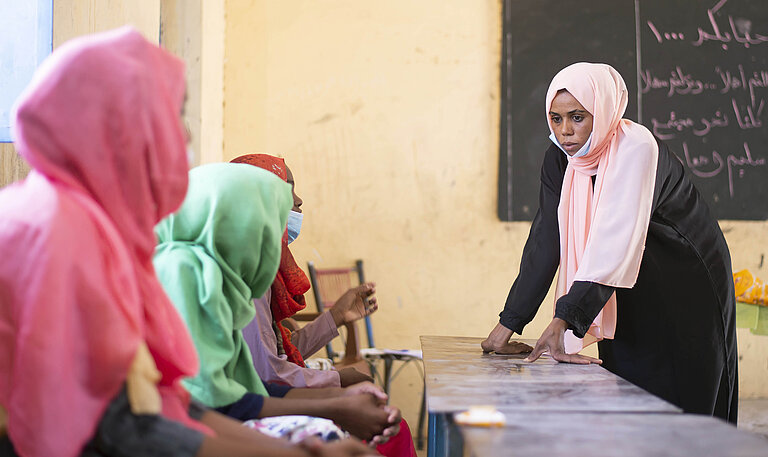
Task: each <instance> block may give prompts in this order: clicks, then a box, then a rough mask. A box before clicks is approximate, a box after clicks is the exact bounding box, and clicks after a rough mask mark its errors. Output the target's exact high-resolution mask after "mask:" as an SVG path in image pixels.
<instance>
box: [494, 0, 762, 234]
mask: <svg viewBox="0 0 768 457" xmlns="http://www.w3.org/2000/svg"><path fill="white" fill-rule="evenodd" d="M503 14H504V18H503V38H502V40H503V41H502V68H501V73H502V74H501V78H502V97H501V100H502V105H501V122H500V124H501V126H500V127H501V132H500V154H499V201H498V214H499V218H500V219H501V220H505V221H511V220H518V221H520V220H523V221H524V220H531V219H532V218H533V216H534V215H535V214H536V210H537V208H538V191H539V174H540V172H539V171H540V168H541V162H542V159H543V156H544V151H545V150H546V148H547V147H548V146H549V144H550V142H549V139H548V138H547V137H548V135H549V130H548V128H547V124H546V116H545V112H544V98H545V95H546V90H547V87H548V86H549V82H550V81H551V79H552V77H553V76H554V75H555V74H556V73H557V72H558V71H559V70H560V69H561V68H563V67H565V66H567V65H569V64H571V63H574V62H579V61H588V62H605V63H608V64H610V65H612V66H614V68H616V69H617V70H618V71H619V72H620V73H621V74H622V76H623V77H624V80H625V81H626V83H627V88H628V89H629V93H630V101H629V106H628V107H627V112H626V114H625V117H627V118H629V119H632V120H634V121H637V122H641V123H642V124H643V125H645V126H646V127H648V128H649V129H650V130H651V131H652V132H653V133H654V134H655V135H657V136H658V137H659V138H661V139H662V140H664V141H665V142H666V143H667V145H669V147H670V149H671V150H672V151H673V152H674V153H675V154H676V155H677V156H678V158H679V159H680V160H681V162H682V163H683V164H684V166H685V167H686V169H687V171H688V172H689V176H690V177H691V179H692V181H693V182H694V184H695V185H696V187H697V188H698V189H699V191H700V192H701V194H702V196H703V197H704V199H705V200H706V201H707V203H708V205H709V206H710V208H711V210H712V212H713V213H714V215H715V217H717V218H718V219H740V220H764V219H768V199H766V197H768V163H767V162H766V158H767V157H768V1H757V0H593V1H590V2H573V1H572V0H505V2H504V12H503Z"/></svg>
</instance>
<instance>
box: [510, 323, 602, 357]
mask: <svg viewBox="0 0 768 457" xmlns="http://www.w3.org/2000/svg"><path fill="white" fill-rule="evenodd" d="M567 329H568V323H567V322H565V321H564V320H562V319H560V318H557V317H556V318H554V319H552V322H550V324H549V325H548V326H547V328H546V329H544V332H543V333H542V334H541V336H540V337H539V340H538V341H537V342H536V347H535V348H533V352H531V354H530V355H529V356H528V357H526V358H525V361H526V362H533V361H535V360H536V359H538V358H539V357H541V354H543V353H544V352H549V355H550V356H552V358H553V359H555V360H557V361H558V362H566V363H578V364H580V365H587V364H590V363H597V364H601V363H603V361H602V360H600V359H595V358H593V357H588V356H586V355H581V354H566V352H565V331H566V330H567Z"/></svg>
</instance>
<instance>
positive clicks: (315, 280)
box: [294, 260, 426, 449]
mask: <svg viewBox="0 0 768 457" xmlns="http://www.w3.org/2000/svg"><path fill="white" fill-rule="evenodd" d="M307 266H308V269H309V280H310V283H311V284H312V293H313V295H314V297H315V303H316V304H317V311H318V313H317V314H315V313H312V314H308V313H307V315H308V316H309V315H312V316H317V315H319V313H322V312H323V311H325V310H326V309H328V308H330V307H332V306H333V304H334V303H336V300H338V299H339V298H340V297H341V296H342V295H343V294H344V292H346V291H347V290H349V289H350V288H351V287H353V286H355V285H360V284H363V283H365V274H364V272H363V261H362V260H357V261H355V266H354V267H352V268H323V269H320V268H317V267H315V265H314V263H313V262H308V264H307ZM352 278H356V282H357V284H354V283H353V279H352ZM303 314H305V313H300V314H297V315H295V316H294V318H295V317H297V316H301V315H303ZM364 322H365V331H366V341H367V343H368V347H367V348H361V347H360V344H359V341H360V338H359V334H358V331H357V326H356V325H355V323H354V322H353V323H351V324H346V325H345V326H346V341H345V342H344V348H345V349H344V354H343V355H341V354H339V353H337V352H336V351H334V349H333V346H332V345H331V344H330V343H329V344H328V345H327V346H326V352H327V353H328V358H329V359H331V360H333V361H334V365H335V366H337V367H339V366H342V367H343V366H349V365H353V364H354V365H355V367H356V368H358V367H359V365H356V364H359V363H360V362H361V361H364V362H365V363H366V365H368V368H369V371H368V372H369V373H371V374H372V376H373V377H374V379H378V381H379V383H380V384H381V385H382V388H383V389H384V392H386V393H387V394H388V395H389V387H390V384H391V382H392V380H393V379H394V378H396V377H397V375H398V374H399V373H400V370H402V369H403V368H404V367H405V366H406V365H407V364H408V363H410V362H416V363H417V366H418V367H419V368H421V365H420V364H419V363H420V362H421V360H422V355H421V351H417V350H395V349H380V348H377V347H376V346H375V344H374V339H373V326H372V325H371V316H366V317H365V318H364ZM378 362H382V364H383V365H384V373H383V374H380V373H378V371H377V364H378ZM395 362H402V365H401V366H400V367H399V368H398V369H397V371H395V372H394V373H393V366H394V363H395ZM422 378H423V370H422ZM425 394H426V393H425V392H424V391H422V400H421V408H420V411H419V425H418V429H417V433H416V446H417V448H418V449H423V448H424V433H423V429H424V421H425V417H426V416H425V414H426V395H425Z"/></svg>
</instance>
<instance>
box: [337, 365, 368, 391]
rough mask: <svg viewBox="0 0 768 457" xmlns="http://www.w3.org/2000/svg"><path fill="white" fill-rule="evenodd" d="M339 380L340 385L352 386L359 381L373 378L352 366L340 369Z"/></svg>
mask: <svg viewBox="0 0 768 457" xmlns="http://www.w3.org/2000/svg"><path fill="white" fill-rule="evenodd" d="M339 380H340V381H341V386H342V387H348V386H353V385H355V384H358V383H361V382H373V378H371V377H370V376H368V375H367V374H365V373H363V372H361V371H359V370H357V369H356V368H354V367H346V368H342V369H340V370H339Z"/></svg>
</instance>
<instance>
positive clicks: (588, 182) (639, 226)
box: [546, 62, 659, 354]
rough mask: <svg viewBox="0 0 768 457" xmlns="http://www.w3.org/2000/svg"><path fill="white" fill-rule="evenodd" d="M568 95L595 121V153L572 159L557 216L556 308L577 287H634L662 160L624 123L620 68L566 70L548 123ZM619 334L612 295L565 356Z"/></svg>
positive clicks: (646, 138)
mask: <svg viewBox="0 0 768 457" xmlns="http://www.w3.org/2000/svg"><path fill="white" fill-rule="evenodd" d="M562 89H565V90H567V91H568V92H570V93H571V95H573V96H574V97H575V98H576V100H578V101H579V103H581V104H582V105H583V106H584V108H585V109H586V110H587V111H589V112H590V113H591V114H592V116H593V118H594V120H593V126H592V143H591V145H592V146H591V148H590V150H589V152H588V153H587V154H586V155H585V156H583V157H577V158H574V157H569V158H568V166H567V168H566V170H565V176H564V178H563V187H562V190H561V193H560V205H559V207H558V210H557V212H558V223H559V230H560V273H559V275H558V279H557V288H556V294H555V295H556V297H555V301H557V299H559V298H560V297H562V296H563V295H565V294H566V293H567V292H568V291H569V290H570V288H571V285H572V284H573V282H574V281H590V282H596V283H599V284H603V285H607V286H613V287H623V288H630V287H633V286H634V285H635V281H636V280H637V275H638V272H639V270H640V262H641V260H642V258H643V250H644V249H645V238H646V234H647V232H648V224H649V222H650V218H651V206H652V203H653V190H654V186H655V181H656V166H657V163H658V157H659V148H658V145H657V143H656V140H655V139H654V137H653V135H652V134H651V132H650V131H648V129H647V128H645V127H643V126H642V125H640V124H636V123H634V122H632V121H630V120H628V119H622V116H623V115H624V110H625V109H626V107H627V86H626V84H625V83H624V80H623V79H622V78H621V75H620V74H619V73H618V72H617V71H616V70H615V69H613V67H611V66H609V65H605V64H594V63H585V62H580V63H575V64H573V65H570V66H568V67H566V68H564V69H563V70H561V71H560V72H559V73H558V74H557V75H555V77H554V78H553V79H552V83H550V85H549V90H548V91H547V102H546V108H547V109H546V111H547V113H546V114H547V119H549V109H550V106H551V105H552V100H553V99H554V98H555V96H556V95H557V92H558V91H559V90H562ZM547 124H548V125H549V122H548V123H547ZM550 131H551V127H550ZM595 175H596V179H595V184H594V189H593V186H592V176H595ZM615 330H616V294H613V295H611V298H610V299H609V300H608V302H607V303H606V304H605V307H604V308H603V310H602V311H601V312H600V314H598V315H597V318H595V320H594V322H593V323H592V325H591V326H590V328H589V331H588V332H587V334H586V335H585V337H584V339H583V340H582V339H580V338H577V337H576V336H575V335H574V334H573V332H572V331H570V330H568V331H567V332H566V335H565V350H566V352H567V353H569V354H573V353H576V352H579V351H580V350H581V349H582V348H584V347H586V346H588V345H590V344H592V343H594V342H596V341H600V340H602V339H603V338H609V339H611V338H613V336H614V332H615Z"/></svg>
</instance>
